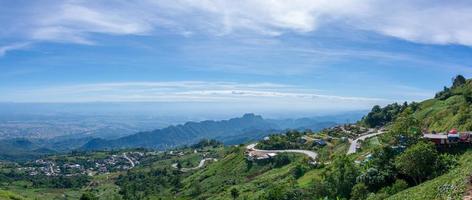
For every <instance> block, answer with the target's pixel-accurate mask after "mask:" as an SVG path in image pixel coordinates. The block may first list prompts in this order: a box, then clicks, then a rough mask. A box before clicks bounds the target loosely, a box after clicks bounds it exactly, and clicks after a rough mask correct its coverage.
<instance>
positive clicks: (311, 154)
mask: <svg viewBox="0 0 472 200" xmlns="http://www.w3.org/2000/svg"><path fill="white" fill-rule="evenodd" d="M256 145H257V143H254V144H249V145H247V146H246V149H248V150H251V151H256V152H261V153H301V154H305V155H307V156H308V157H310V158H311V159H313V160H316V158H317V157H318V153H316V152H314V151H308V150H301V149H286V150H261V149H256Z"/></svg>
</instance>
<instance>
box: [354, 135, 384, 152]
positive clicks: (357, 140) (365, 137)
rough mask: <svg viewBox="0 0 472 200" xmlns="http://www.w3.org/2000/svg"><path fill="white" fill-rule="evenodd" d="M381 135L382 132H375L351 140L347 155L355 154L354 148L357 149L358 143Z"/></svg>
mask: <svg viewBox="0 0 472 200" xmlns="http://www.w3.org/2000/svg"><path fill="white" fill-rule="evenodd" d="M382 133H384V132H383V131H377V132H375V133H370V134H367V135H363V136H360V137H358V138H356V139H355V140H353V141H352V142H351V145H350V146H349V150H348V151H347V155H349V154H353V153H356V151H357V148H356V147H357V145H358V143H359V141H363V140H365V139H367V138H370V137H374V136H377V135H380V134H382Z"/></svg>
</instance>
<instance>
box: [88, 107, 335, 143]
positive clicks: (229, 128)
mask: <svg viewBox="0 0 472 200" xmlns="http://www.w3.org/2000/svg"><path fill="white" fill-rule="evenodd" d="M333 125H335V123H334V122H318V121H315V120H302V122H295V121H290V122H286V121H285V120H266V119H263V118H262V117H261V116H259V115H254V114H245V115H244V116H242V117H240V118H233V119H229V120H222V121H213V120H207V121H202V122H187V123H185V124H183V125H177V126H169V127H167V128H164V129H158V130H154V131H150V132H141V133H137V134H134V135H130V136H126V137H122V138H119V139H115V140H104V139H94V140H91V141H90V142H88V143H87V144H85V145H84V146H83V149H86V150H93V149H117V148H129V147H145V148H157V149H166V148H169V147H175V146H179V145H188V144H192V143H195V142H197V141H199V140H200V139H202V138H212V139H218V140H220V141H223V142H225V143H226V144H237V143H243V142H247V141H250V140H257V139H261V138H262V137H264V136H266V135H268V134H269V133H273V132H277V131H280V130H284V129H287V128H297V127H304V128H307V127H309V128H311V129H315V130H320V129H322V128H326V127H330V126H333Z"/></svg>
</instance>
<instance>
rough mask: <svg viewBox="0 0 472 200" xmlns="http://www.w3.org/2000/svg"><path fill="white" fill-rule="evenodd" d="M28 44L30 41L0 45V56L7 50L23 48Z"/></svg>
mask: <svg viewBox="0 0 472 200" xmlns="http://www.w3.org/2000/svg"><path fill="white" fill-rule="evenodd" d="M29 46H30V43H27V42H21V43H13V44H9V45H5V46H0V57H2V56H4V55H5V54H6V53H7V52H8V51H13V50H19V49H25V48H28V47H29Z"/></svg>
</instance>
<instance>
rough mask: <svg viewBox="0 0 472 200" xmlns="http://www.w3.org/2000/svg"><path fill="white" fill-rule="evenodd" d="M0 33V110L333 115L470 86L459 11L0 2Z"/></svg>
mask: <svg viewBox="0 0 472 200" xmlns="http://www.w3.org/2000/svg"><path fill="white" fill-rule="evenodd" d="M0 24H1V25H2V27H1V28H0V102H15V103H93V102H101V103H103V102H105V103H106V102H111V103H116V102H134V103H143V102H144V103H155V104H159V103H161V104H162V105H166V106H164V107H166V112H172V109H180V110H192V112H195V113H198V112H231V113H244V112H256V113H270V112H279V113H289V112H291V113H302V112H303V113H317V112H338V111H350V110H365V109H370V108H371V107H372V106H373V105H376V104H380V105H386V104H388V103H391V102H403V101H421V100H424V99H428V98H431V97H432V96H434V94H435V92H437V91H439V90H441V89H442V87H443V86H445V85H450V82H451V78H452V77H454V76H455V75H457V74H462V75H464V76H466V77H472V76H471V75H472V2H471V1H467V0H464V1H460V0H451V1H440V0H428V1H426V0H425V1H423V0H398V1H387V0H357V1H352V0H291V1H286V0H264V1H256V0H241V1H232V0H167V1H166V0H140V1H134V0H127V1H125V0H113V1H112V0H88V1H87V0H63V1H55V0H38V1H29V0H17V1H10V0H0ZM184 108H185V109H184Z"/></svg>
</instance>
